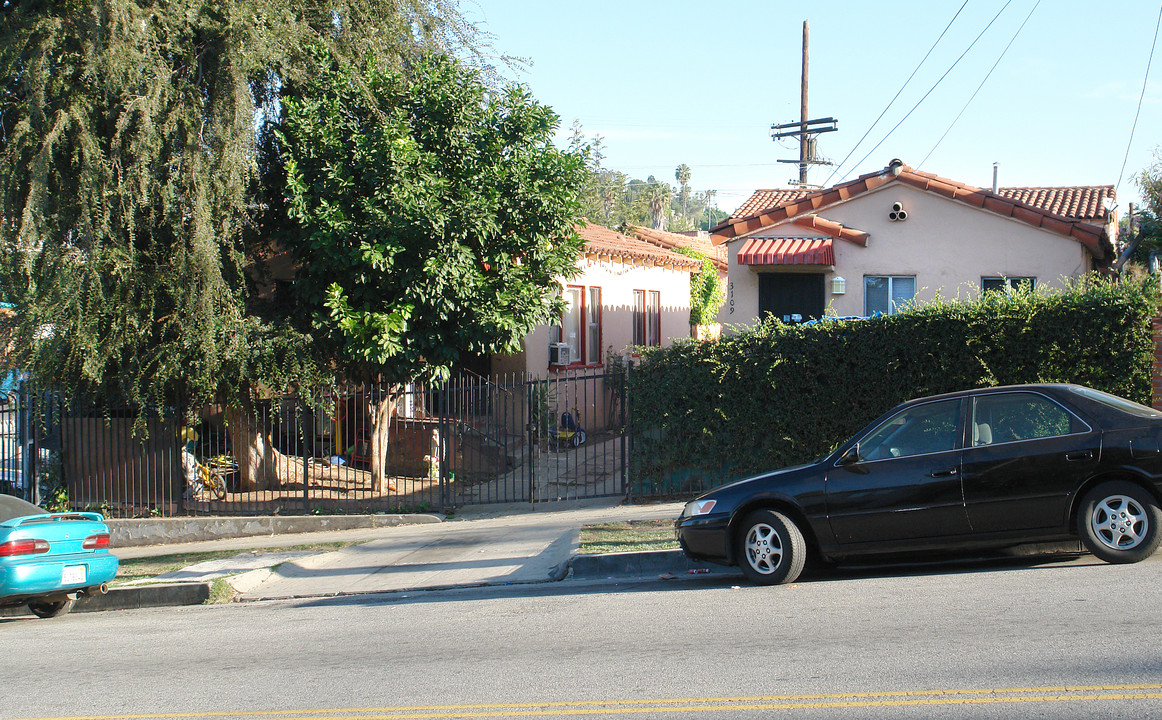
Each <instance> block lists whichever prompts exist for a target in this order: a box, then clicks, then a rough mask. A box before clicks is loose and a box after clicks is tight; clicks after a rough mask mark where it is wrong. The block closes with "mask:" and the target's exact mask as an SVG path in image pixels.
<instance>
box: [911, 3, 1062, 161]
mask: <svg viewBox="0 0 1162 720" xmlns="http://www.w3.org/2000/svg"><path fill="white" fill-rule="evenodd" d="M1040 4H1041V0H1037V2H1036V3H1035V4H1034V5H1033V9H1032V10H1030V11H1029V14H1028V15H1026V16H1025V22H1023V23H1021V27H1019V28H1017V32H1015V33H1013V38H1012V39H1011V40H1009V44H1008V45H1006V46H1005V49H1004V50H1002V51H1001V54H1000V57H998V58H997V61H996V62H995V63H993V66H992V67H991V68H989V71H988V73H987V74H986V75H985V76H984V79H983V80H981V81H980V85H977V86H976V90H974V91H973V93H972V97H970V98H969V99H968V102H966V103H965V104H964V107H962V108H961V109H960V112H959V113H957V115H956V117H955V118H953V120H952V123H951V124H949V126H948V129H947V130H945V131H944V134H943V135H941V136H940V139H939V140H937V141H936V144H935V145H933V146H932V149H931V150H929V151H928V154H927V155H925V156H924V159H923V160H921V161H920V164H919V165H917V166H916V169H917V170H919V169H920V168H922V167H924V163H926V162H928V158H930V157H932V153H934V152H936V148H938V147H940V143H942V142H944V138H946V137H948V133H950V132H952V128H953V126H955V125H956V123H957V121H959V120H960V116H961V115H964V111H965V110H968V106H969V105H971V104H972V101H973V100H975V99H976V96H977V93H979V92H980V89H981V88H983V87H984V84H985V83H986V82H988V79H989V78H990V77H992V74H993V71H994V70H996V69H997V65H1000V64H1001V60H1003V59H1004V57H1005V53H1007V52H1008V51H1009V48H1011V47H1012V46H1013V43H1014V42H1016V41H1017V36H1018V35H1020V34H1021V31H1022V30H1024V29H1025V25H1026V24H1027V23H1028V22H1029V18H1031V17H1033V13H1034V12H1035V11H1036V10H1037V6H1038V5H1040Z"/></svg>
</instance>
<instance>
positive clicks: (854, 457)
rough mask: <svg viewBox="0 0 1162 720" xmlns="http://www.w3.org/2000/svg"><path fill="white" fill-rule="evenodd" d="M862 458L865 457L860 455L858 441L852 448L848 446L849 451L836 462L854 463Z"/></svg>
mask: <svg viewBox="0 0 1162 720" xmlns="http://www.w3.org/2000/svg"><path fill="white" fill-rule="evenodd" d="M862 459H863V458H861V457H860V456H859V443H856V444H855V445H852V446H851V447H850V448H848V450H847V452H845V453H843V454H842V455H840V456H839V462H838V463H836V464H838V465H854V464H855V463H857V462H859V461H860V460H862Z"/></svg>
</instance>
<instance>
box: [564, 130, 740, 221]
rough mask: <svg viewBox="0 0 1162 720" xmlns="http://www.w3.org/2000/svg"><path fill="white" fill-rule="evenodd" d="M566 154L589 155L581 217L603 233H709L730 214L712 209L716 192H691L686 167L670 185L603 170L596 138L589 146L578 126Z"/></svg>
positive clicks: (678, 169)
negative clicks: (635, 228)
mask: <svg viewBox="0 0 1162 720" xmlns="http://www.w3.org/2000/svg"><path fill="white" fill-rule="evenodd" d="M569 148H570V150H574V151H577V150H581V149H583V148H588V149H589V161H588V163H587V165H586V171H587V172H586V179H585V184H584V189H583V192H582V196H581V208H582V213H581V214H582V215H584V216H585V217H586V218H588V219H589V220H592V221H593V222H596V223H598V224H600V225H604V226H606V227H619V226H621V225H622V224H629V225H639V226H645V227H651V228H654V229H655V230H668V231H670V232H686V231H689V230H708V229H710V228H712V227H714V226H715V225H716V224H718V223H719V222H720V221H722V220H724V219H725V218H726V217H727V215H728V213H726V212H723V211H722V210H719V209H718V208H716V207H714V196H715V194H716V191H715V190H695V189H693V186H692V185H691V182H692V181H693V180H694V177H693V173H692V172H691V170H690V167H689V166H688V165H686V164H685V163H681V164H680V165H678V166H676V167H675V169H674V184H673V185H672V184H670V182H668V179H667V178H657V177H655V176H653V175H650V176H648V177H646V179H644V180H642V179H640V178H631V177H630V176H629V175H627V174H626V173H623V172H620V171H618V170H613V169H611V168H607V167H605V165H604V164H603V163H604V159H605V155H604V152H603V148H604V143H603V141H602V139H601V137H600V136H597V137H594V138H593V139H592V140H588V139H587V138H586V137H585V134H584V133H583V132H582V130H581V124H580V123H579V122H576V121H575V122H574V123H573V135H572V138H571V140H570V143H569Z"/></svg>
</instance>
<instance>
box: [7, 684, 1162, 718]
mask: <svg viewBox="0 0 1162 720" xmlns="http://www.w3.org/2000/svg"><path fill="white" fill-rule="evenodd" d="M1114 700H1150V701H1158V700H1162V684H1157V685H1079V686H1057V687H1032V688H1003V689H987V690H901V691H888V692H868V693H836V694H811V695H758V696H753V697H705V698H668V699H651V700H575V701H559V702H543V703H505V704H494V705H420V706H415V707H364V708H327V709H319V710H266V711H262V710H249V711H228V710H227V711H219V712H197V713H153V714H144V715H77V716H58V717H43V718H20V719H19V720H182V719H189V720H194V719H195V718H196V719H199V720H200V719H203V718H245V720H412V719H414V718H432V719H434V718H495V717H561V716H571V715H631V714H644V713H658V712H682V713H696V712H723V711H738V710H820V709H835V708H867V707H908V706H934V705H986V704H1001V703H1058V702H1073V703H1080V702H1095V701H1097V702H1108V701H1114ZM14 720H16V719H14Z"/></svg>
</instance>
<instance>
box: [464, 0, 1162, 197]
mask: <svg viewBox="0 0 1162 720" xmlns="http://www.w3.org/2000/svg"><path fill="white" fill-rule="evenodd" d="M962 3H963V0H939V1H934V0H927V1H916V2H909V1H905V0H881V1H877V2H870V1H868V2H860V1H856V0H846V1H841V0H816V1H815V2H808V3H802V2H799V3H790V2H757V1H746V0H719V2H713V3H711V2H688V1H686V0H670V1H668V2H664V3H663V2H655V1H654V0H620V1H616V2H615V1H612V0H588V1H586V2H578V3H558V2H544V0H475V1H473V0H468V2H466V3H465V4H464V5H463V6H462V9H463V11H464V12H465V14H466V15H467V16H468V17H469V18H470V19H472V20H474V21H477V22H479V23H480V24H481V26H482V27H483V29H485V30H486V31H488V32H490V33H492V35H493V36H494V37H493V46H494V50H495V51H496V52H497V53H498V54H508V55H515V56H519V57H523V58H527V59H528V60H530V61H531V63H532V64H531V66H530V67H528V69H527V70H524V71H519V72H515V71H509V72H508V73H507V75H508V76H509V78H510V79H512V80H515V81H518V82H521V83H523V84H525V85H527V86H528V87H529V89H530V90H531V91H532V93H533V95H534V97H536V98H537V100H539V101H540V102H542V103H544V104H547V105H550V106H552V107H553V108H554V109H555V110H556V111H557V113H558V114H559V115H560V116H561V119H562V126H563V130H564V131H567V130H568V128H569V126H570V125H571V124H572V123H573V121H574V120H579V121H580V122H581V125H582V128H583V130H584V131H585V133H586V134H587V135H589V136H593V135H600V136H601V137H602V138H604V143H605V154H606V158H605V162H604V165H605V166H606V167H609V168H612V169H616V170H621V171H623V172H626V173H627V174H629V175H630V176H631V177H638V178H642V179H645V178H646V177H647V176H648V175H651V174H652V175H654V176H656V177H657V178H658V179H659V180H662V181H665V182H669V183H671V184H674V168H676V167H677V166H678V164H680V163H683V162H684V163H686V164H687V165H689V166H690V167H691V170H692V179H691V186H692V187H693V188H694V189H696V190H706V189H715V190H717V191H718V196H717V202H718V205H719V207H721V208H722V209H723V210H726V211H728V212H729V211H732V210H734V209H735V208H736V207H737V206H738V205H739V204H740V203H741V202H742V201H743V200H745V199H746V197H748V196H749V195H750V193H751V192H752V191H754V190H755V189H758V188H772V187H785V186H787V185H788V181H789V180H790V179H791V178H792V177H797V173H798V171H797V168H796V166H794V165H786V164H780V163H777V160H779V159H797V158H798V146H797V145H796V144H795V143H794V141H786V142H785V145H780V144H779V143H777V142H775V141H773V140H771V138H770V126H771V124H772V123H787V122H794V121H797V120H798V119H799V79H800V64H801V59H800V54H801V49H802V25H803V21H804V20H807V21H808V22H809V23H810V73H809V79H810V83H809V88H810V100H809V115H810V116H811V117H812V118H816V117H835V118H838V120H839V131H838V132H833V133H828V134H825V135H822V136H821V137H820V140H819V151H820V154H821V155H822V156H824V157H827V158H829V159H831V160H832V161H834V162H835V163H839V162H840V161H841V160H843V159H844V157H846V156H848V154H849V152H850V151H851V150H852V149H853V147H854V146H855V145H856V143H857V141H859V140H860V138H861V137H862V136H863V135H864V133H865V132H867V131H868V129H869V128H870V127H871V126H872V123H873V122H874V121H875V120H876V118H877V116H879V115H880V113H881V112H882V111H883V110H884V108H885V107H886V106H887V104H888V102H889V101H890V100H891V99H892V97H893V96H894V95H895V94H896V93H897V91H899V90H900V88H901V86H902V85H903V84H904V82H905V80H907V78H908V76H909V75H910V74H911V73H912V71H913V70H914V69H915V68H916V66H917V65H918V64H919V63H920V61H921V59H922V58H923V57H924V55H925V53H927V52H928V50H929V49H930V48H931V47H932V45H933V43H935V42H936V39H937V37H939V36H940V34H941V32H942V31H944V29H945V27H946V26H948V25H949V22H950V21H951V20H952V18H953V16H954V15H956V13H957V11H958V9H960V8H961V5H962ZM1005 5H1006V0H969V1H968V3H967V5H966V6H965V7H964V9H963V10H962V11H961V12H960V14H959V16H958V17H957V19H956V21H955V22H954V23H953V24H952V25H951V27H950V28H949V29H948V32H947V33H946V34H945V36H944V38H943V39H942V40H941V41H940V43H939V44H938V45H937V47H936V49H935V50H934V51H933V52H932V54H931V56H930V57H929V58H928V59H927V61H925V63H924V64H923V66H922V67H921V68H920V70H919V72H918V73H917V74H916V76H915V77H914V78H913V79H912V80H911V82H910V83H909V85H908V86H907V88H906V89H905V90H904V91H903V93H902V94H901V95H900V97H899V99H897V100H896V101H895V104H894V105H892V107H891V108H890V109H889V110H888V112H887V114H886V115H884V117H883V119H882V120H880V121H879V124H878V125H876V126H875V127H874V129H872V130H871V133H870V134H869V135H868V137H867V139H866V140H864V141H863V144H862V145H860V146H859V148H858V149H856V151H855V152H854V154H852V155H851V157H850V159H849V160H848V161H847V163H846V164H844V165H843V166H842V167H841V168H840V170H839V172H838V173H837V174H836V175H834V176H832V170H834V168H826V167H816V168H814V169H812V170H811V172H810V175H809V177H808V179H809V181H810V182H812V183H817V184H824V183H825V184H827V185H833V184H835V183H837V182H840V180H841V179H842V178H844V177H846V178H847V179H851V178H853V177H855V176H856V175H859V174H862V173H866V172H871V171H875V170H878V169H880V168H883V167H884V166H886V165H887V164H888V162H889V161H890V160H891V159H892V158H896V157H898V158H901V159H902V160H904V162H906V163H908V164H909V165H911V166H912V167H918V166H919V169H921V170H924V171H927V172H933V173H936V174H938V175H941V176H944V177H947V178H951V179H954V180H959V181H961V182H966V183H970V184H974V185H979V186H990V185H991V183H992V172H993V163H994V162H998V163H999V164H1000V165H999V179H1000V185H1001V186H1002V187H1005V186H1033V185H1037V186H1040V185H1113V184H1118V183H1119V173H1120V172H1121V168H1122V162H1123V158H1124V157H1125V155H1126V148H1127V144H1128V142H1129V140H1130V132H1131V127H1132V125H1133V122H1134V114H1135V111H1136V109H1137V106H1138V102H1139V96H1140V95H1141V92H1142V83H1143V78H1144V77H1145V72H1146V64H1147V61H1148V58H1149V55H1150V48H1151V43H1152V42H1153V39H1154V34H1155V27H1156V23H1157V21H1158V17H1159V11H1160V9H1162V8H1160V6H1159V4H1158V3H1157V2H1155V1H1154V0H1137V1H1136V2H1134V1H1130V0H1105V1H1104V2H1100V3H1094V2H1081V1H1080V0H1077V1H1075V0H1041V2H1040V4H1038V3H1037V0H1008V6H1007V7H1005ZM1002 8H1004V10H1003V12H1001V10H1002ZM1031 11H1032V14H1031V15H1030V12H1031ZM998 12H1000V15H999V17H997V18H996V20H995V22H993V24H992V26H991V27H990V28H989V29H988V31H987V32H985V33H984V35H983V36H982V37H981V38H980V40H979V41H978V42H977V43H976V44H975V45H974V46H973V47H972V49H971V50H969V51H968V53H967V54H966V55H965V56H964V57H963V59H961V60H960V61H959V63H958V64H956V66H955V67H954V68H953V69H952V70H951V71H950V72H948V74H947V77H945V79H944V80H943V81H942V82H941V83H940V84H939V85H938V86H936V88H935V90H932V88H933V86H934V85H935V84H936V83H937V80H938V79H939V78H940V77H941V76H942V75H944V74H945V72H946V71H948V69H949V67H950V66H952V65H953V63H954V62H955V61H956V60H957V58H958V57H959V56H960V55H961V54H962V53H964V52H965V50H966V49H967V48H968V47H969V45H970V43H972V42H973V39H974V38H976V37H977V35H978V34H980V33H981V31H982V30H984V29H985V27H986V26H987V25H988V24H989V23H990V21H992V20H993V18H994V16H997V13H998ZM1026 18H1028V21H1027V23H1026ZM1022 23H1026V24H1025V25H1024V28H1023V29H1022V30H1020V32H1019V34H1017V31H1018V28H1019V27H1020V26H1021V25H1022ZM1014 34H1017V37H1016V40H1015V41H1013V42H1012V45H1011V47H1010V48H1009V49H1008V51H1007V53H1005V54H1004V56H1003V58H1002V59H1001V60H1000V63H999V65H997V67H996V69H995V70H994V71H993V72H992V75H991V76H990V77H989V79H988V81H987V82H986V83H985V84H984V86H983V88H982V89H981V90H980V92H979V94H977V95H976V97H975V99H973V100H972V102H971V104H970V105H969V106H968V108H967V110H965V111H964V113H963V115H962V116H961V117H960V119H959V120H957V121H956V123H955V125H954V126H953V127H952V129H951V131H950V132H948V134H947V136H946V137H945V138H944V139H943V141H940V137H941V136H942V135H943V134H944V133H945V131H946V130H948V128H949V126H950V125H951V124H952V123H953V121H954V119H955V118H956V117H957V115H958V114H959V113H960V112H961V110H962V108H963V107H964V106H965V103H967V102H968V101H969V98H970V97H971V96H972V95H973V93H974V92H975V91H976V89H977V87H978V86H979V85H980V83H981V81H982V80H984V79H985V76H986V74H988V73H989V70H990V68H992V66H993V64H994V63H996V62H997V60H998V58H1000V57H1001V54H1002V52H1003V51H1004V50H1005V47H1006V45H1008V44H1009V43H1010V41H1012V40H1013V36H1014ZM930 90H931V93H930V94H929V95H928V97H927V99H925V100H924V101H923V102H922V103H921V104H920V105H919V107H917V108H916V109H915V110H913V111H912V112H911V114H910V116H908V117H907V119H904V118H905V115H908V112H909V111H910V110H912V108H913V106H914V105H916V103H917V102H918V101H920V99H921V97H922V96H924V95H925V94H926V93H928V92H929V91H930ZM901 120H903V122H902V124H900V126H899V127H898V128H897V129H896V130H895V131H894V132H893V133H892V134H891V135H890V136H889V137H888V138H887V140H885V141H884V142H883V144H882V145H880V147H879V148H877V149H875V150H874V151H872V152H871V155H870V156H869V157H868V158H867V159H866V160H863V162H862V163H859V164H856V163H857V161H859V160H860V159H861V158H863V157H864V156H865V155H867V153H868V151H871V150H872V148H873V146H875V145H876V143H878V142H880V141H881V140H882V139H883V138H884V136H885V135H887V133H888V131H889V130H891V129H892V127H893V126H895V125H896V124H897V123H900V121H901ZM566 135H567V133H563V135H562V137H565V136H566ZM938 142H939V145H937V143H938ZM1159 146H1162V40H1160V41H1159V43H1158V47H1156V48H1155V50H1154V59H1153V65H1152V66H1151V69H1150V75H1149V81H1148V83H1147V85H1146V91H1145V95H1144V98H1143V100H1142V106H1141V113H1140V117H1139V119H1138V124H1137V129H1136V131H1135V132H1134V138H1133V143H1132V144H1131V145H1130V152H1129V157H1128V160H1127V161H1126V165H1125V171H1124V173H1122V177H1121V181H1120V187H1119V189H1118V205H1119V214H1121V215H1123V216H1124V215H1125V213H1126V206H1127V204H1128V203H1130V202H1139V200H1140V198H1139V192H1138V189H1137V187H1136V185H1135V184H1134V182H1133V179H1134V175H1135V174H1137V173H1138V172H1140V171H1141V170H1142V169H1143V168H1145V167H1147V166H1148V165H1150V164H1151V163H1152V162H1153V161H1154V159H1155V153H1156V152H1162V151H1160V150H1159ZM934 147H935V150H934V151H933V148H934ZM925 157H927V160H926V161H925ZM922 161H923V164H922V165H921V162H922Z"/></svg>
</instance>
